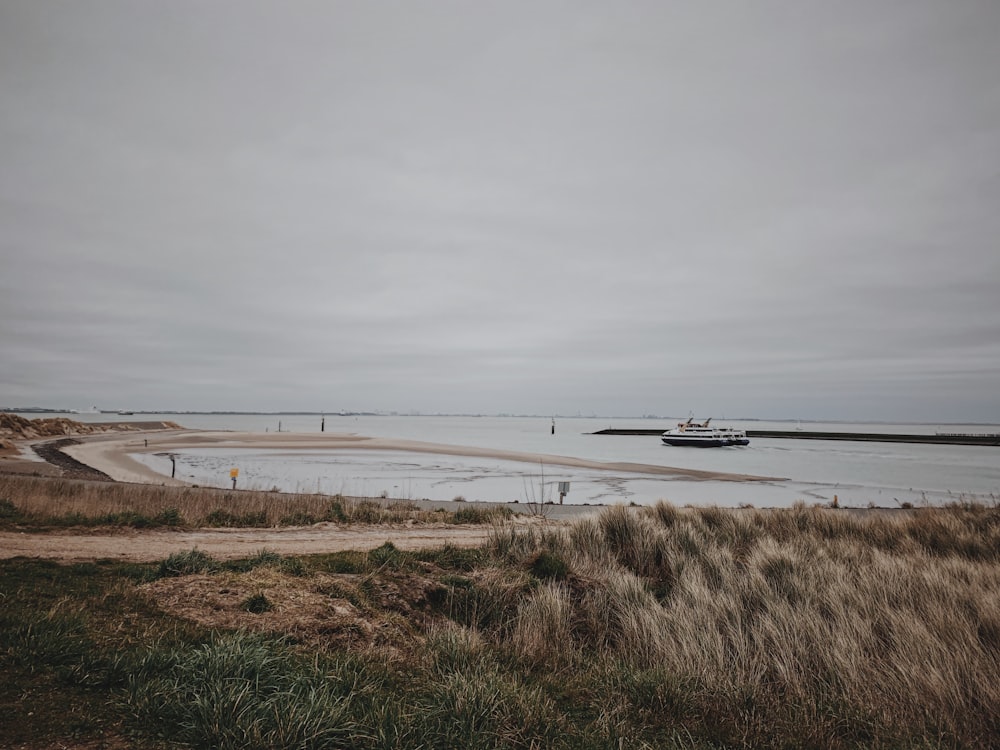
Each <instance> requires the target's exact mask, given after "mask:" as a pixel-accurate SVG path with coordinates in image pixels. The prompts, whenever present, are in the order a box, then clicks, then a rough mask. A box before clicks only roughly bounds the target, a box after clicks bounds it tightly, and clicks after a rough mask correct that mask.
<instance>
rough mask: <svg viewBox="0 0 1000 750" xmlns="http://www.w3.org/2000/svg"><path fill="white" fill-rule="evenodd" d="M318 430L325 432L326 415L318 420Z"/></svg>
mask: <svg viewBox="0 0 1000 750" xmlns="http://www.w3.org/2000/svg"><path fill="white" fill-rule="evenodd" d="M319 431H320V432H326V417H325V416H324V417H323V418H322V419H321V420H319Z"/></svg>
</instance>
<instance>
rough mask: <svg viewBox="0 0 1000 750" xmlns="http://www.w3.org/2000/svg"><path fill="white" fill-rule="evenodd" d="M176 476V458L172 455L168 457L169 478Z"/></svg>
mask: <svg viewBox="0 0 1000 750" xmlns="http://www.w3.org/2000/svg"><path fill="white" fill-rule="evenodd" d="M175 476H177V459H176V458H174V457H173V456H171V457H170V478H171V479H173V478H174V477H175Z"/></svg>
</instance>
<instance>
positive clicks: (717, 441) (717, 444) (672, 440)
mask: <svg viewBox="0 0 1000 750" xmlns="http://www.w3.org/2000/svg"><path fill="white" fill-rule="evenodd" d="M660 440H662V441H663V444H664V445H674V446H681V447H687V448H724V447H725V446H727V445H732V443H730V442H729V441H728V440H723V439H721V438H685V437H675V436H669V437H668V436H663V437H661V438H660Z"/></svg>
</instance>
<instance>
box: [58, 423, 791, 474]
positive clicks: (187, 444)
mask: <svg viewBox="0 0 1000 750" xmlns="http://www.w3.org/2000/svg"><path fill="white" fill-rule="evenodd" d="M77 439H78V440H80V442H79V444H77V445H71V446H67V447H65V448H63V452H64V453H66V454H67V455H69V456H71V457H72V458H75V459H76V460H77V461H80V462H81V463H84V464H86V465H87V466H90V467H92V468H94V469H96V470H98V471H101V472H104V473H105V474H107V475H108V476H110V477H111V478H112V479H114V480H115V481H119V482H138V483H143V484H167V485H173V486H187V485H189V484H190V483H189V482H185V481H182V480H180V479H172V478H170V477H168V476H166V475H164V474H160V473H159V472H157V471H154V470H153V469H151V468H149V467H148V466H146V465H145V464H143V463H141V462H139V461H136V460H135V459H134V458H132V457H131V456H130V455H129V454H130V453H166V452H170V451H182V450H184V449H187V448H206V447H215V448H226V449H233V450H240V449H251V448H257V449H261V448H263V449H271V450H331V451H336V450H366V451H407V452H412V453H423V454H429V455H448V456H466V457H476V458H493V459H497V460H505V461H517V462H521V463H539V462H543V463H545V464H548V465H553V466H564V467H570V468H580V469H591V470H596V471H607V472H627V473H630V474H648V475H650V476H658V477H671V478H676V479H686V480H691V481H705V482H740V483H747V482H776V481H783V478H782V477H765V476H755V475H751V474H733V473H726V472H717V471H704V470H700V469H684V468H678V467H671V466H661V465H657V464H641V463H631V462H622V461H615V462H604V461H594V460H590V459H583V458H575V457H572V456H556V455H550V454H544V453H529V452H523V451H510V450H501V449H491V448H477V447H473V446H463V445H450V444H444V443H430V442H422V441H418V440H405V439H390V438H375V437H366V436H363V435H353V434H347V433H327V434H324V435H322V436H317V435H315V434H301V433H275V434H272V433H263V434H262V433H252V432H222V431H209V430H170V431H169V432H164V431H156V432H149V433H134V432H133V433H129V434H127V435H122V434H121V433H118V434H102V435H92V436H91V435H88V436H82V437H80V438H77Z"/></svg>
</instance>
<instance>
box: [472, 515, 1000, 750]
mask: <svg viewBox="0 0 1000 750" xmlns="http://www.w3.org/2000/svg"><path fill="white" fill-rule="evenodd" d="M490 548H491V551H492V552H493V554H494V555H496V556H497V557H499V558H502V559H507V560H510V559H512V558H515V557H518V556H521V558H522V560H523V564H524V565H529V564H530V561H531V559H532V556H537V555H538V554H539V552H540V551H543V550H544V551H546V552H548V553H550V554H553V555H559V556H561V557H562V559H563V560H565V562H566V563H567V564H568V566H569V569H570V571H571V575H570V576H569V578H568V580H567V581H566V582H564V583H559V584H551V583H550V584H546V585H543V586H539V587H538V588H537V589H535V590H534V591H533V593H532V594H530V596H529V598H528V599H527V600H526V601H524V602H522V603H521V605H520V607H519V609H518V613H517V621H516V622H515V623H514V625H513V628H512V631H513V636H514V637H513V639H512V642H513V644H514V653H515V655H516V657H517V658H518V659H519V660H521V661H522V662H523V663H524V664H525V665H528V666H532V667H534V668H537V667H538V666H539V665H541V666H542V667H543V668H545V669H549V670H552V671H554V672H559V671H560V670H563V671H565V670H566V665H568V664H572V665H575V668H576V669H585V670H589V671H590V672H591V673H594V671H595V670H596V671H597V672H599V673H601V675H602V676H601V677H600V678H599V680H598V681H603V683H604V684H605V685H606V689H607V695H606V696H605V699H604V704H603V705H604V706H605V708H604V710H605V712H606V717H605V719H606V721H608V722H611V723H614V722H615V721H617V720H618V719H620V718H621V716H625V715H628V716H633V717H634V716H636V715H641V714H642V712H643V711H649V712H650V715H649V719H648V720H649V721H653V722H656V721H661V720H663V717H664V716H670V717H672V720H681V721H685V722H689V723H690V724H691V725H694V726H701V727H703V728H705V731H706V732H709V735H708V736H707V737H706V735H705V734H704V733H703V734H702V736H703V737H705V738H706V739H709V740H711V741H712V742H715V741H718V742H722V743H728V744H736V745H744V746H745V745H761V744H764V745H767V744H771V743H779V744H787V743H789V742H791V743H792V744H803V745H810V746H823V747H842V746H843V747H846V746H853V745H872V746H892V745H896V744H899V743H903V744H906V743H908V742H912V741H913V740H914V737H919V738H921V740H920V741H921V742H923V741H924V739H926V740H927V741H928V744H929V745H930V746H965V747H988V746H994V743H1000V680H998V679H997V678H998V676H1000V509H998V508H996V507H982V506H973V505H967V506H963V507H953V508H939V509H920V510H917V511H915V512H913V513H911V514H903V513H898V514H885V513H882V514H879V513H869V514H866V515H848V514H845V513H844V512H843V511H834V510H827V509H816V508H805V507H798V508H794V509H789V510H772V511H744V510H740V511H734V510H723V509H719V508H707V509H700V510H695V509H678V508H675V507H672V506H670V505H667V504H662V503H661V504H659V505H657V506H656V507H652V508H645V509H639V510H634V509H629V508H626V507H624V506H618V507H613V508H609V509H607V510H606V511H604V512H603V513H602V514H601V515H600V516H599V517H598V518H596V519H588V520H584V521H581V522H578V523H577V524H575V525H574V526H573V527H571V528H570V529H568V530H567V531H565V532H563V533H555V534H553V533H551V532H550V533H549V534H548V535H547V536H546V537H544V538H543V537H542V535H540V534H538V533H537V532H535V531H532V530H527V531H519V530H514V529H498V530H497V531H496V532H495V533H494V534H493V535H492V538H491V543H490ZM657 716H659V717H660V718H659V719H658V718H656V717H657ZM709 727H716V728H717V729H716V730H713V731H717V732H718V734H717V735H712V734H711V732H710V731H709V729H708V728H709Z"/></svg>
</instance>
